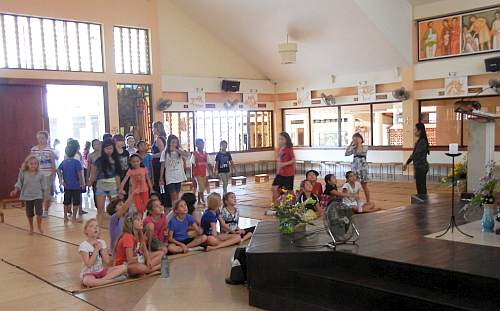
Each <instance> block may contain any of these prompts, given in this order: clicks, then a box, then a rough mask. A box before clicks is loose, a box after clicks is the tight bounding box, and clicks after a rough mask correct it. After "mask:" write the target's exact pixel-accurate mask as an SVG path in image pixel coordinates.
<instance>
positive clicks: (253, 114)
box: [249, 111, 273, 148]
mask: <svg viewBox="0 0 500 311" xmlns="http://www.w3.org/2000/svg"><path fill="white" fill-rule="evenodd" d="M249 118H250V127H249V134H250V148H267V147H272V145H273V144H272V134H271V132H272V115H271V112H270V111H250V112H249Z"/></svg>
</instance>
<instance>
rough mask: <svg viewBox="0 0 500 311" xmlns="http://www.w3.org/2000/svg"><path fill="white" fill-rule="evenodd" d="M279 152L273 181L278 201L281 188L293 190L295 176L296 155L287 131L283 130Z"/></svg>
mask: <svg viewBox="0 0 500 311" xmlns="http://www.w3.org/2000/svg"><path fill="white" fill-rule="evenodd" d="M279 146H280V149H279V153H278V160H277V161H276V162H277V163H276V177H274V181H273V202H276V199H278V197H279V195H280V190H293V178H294V176H295V155H294V154H293V144H292V139H291V138H290V135H288V133H287V132H281V133H280V137H279Z"/></svg>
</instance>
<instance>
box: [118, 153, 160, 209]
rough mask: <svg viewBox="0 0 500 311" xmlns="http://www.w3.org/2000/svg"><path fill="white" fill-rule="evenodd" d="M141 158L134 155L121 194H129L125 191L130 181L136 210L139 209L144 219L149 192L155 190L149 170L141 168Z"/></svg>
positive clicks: (122, 184)
mask: <svg viewBox="0 0 500 311" xmlns="http://www.w3.org/2000/svg"><path fill="white" fill-rule="evenodd" d="M141 160H142V159H141V157H140V156H139V155H138V154H135V153H134V154H133V155H132V156H131V157H130V159H129V163H130V168H129V169H128V171H127V173H126V174H125V178H124V179H123V181H122V183H121V185H120V193H121V194H123V195H126V194H127V193H126V192H125V190H124V187H125V185H126V183H127V181H128V180H129V179H130V192H131V195H132V196H133V197H134V203H135V208H136V209H137V213H139V215H140V216H141V217H142V215H143V214H144V212H145V211H146V203H147V202H148V198H149V191H150V190H151V189H152V188H153V185H152V184H151V180H150V179H149V176H148V170H147V169H145V168H144V167H141Z"/></svg>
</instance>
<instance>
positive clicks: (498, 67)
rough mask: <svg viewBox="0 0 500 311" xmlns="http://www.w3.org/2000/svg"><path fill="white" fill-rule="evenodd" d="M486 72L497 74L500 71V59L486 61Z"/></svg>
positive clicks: (487, 59)
mask: <svg viewBox="0 0 500 311" xmlns="http://www.w3.org/2000/svg"><path fill="white" fill-rule="evenodd" d="M484 65H485V66H486V71H488V72H497V71H500V57H490V58H485V59H484Z"/></svg>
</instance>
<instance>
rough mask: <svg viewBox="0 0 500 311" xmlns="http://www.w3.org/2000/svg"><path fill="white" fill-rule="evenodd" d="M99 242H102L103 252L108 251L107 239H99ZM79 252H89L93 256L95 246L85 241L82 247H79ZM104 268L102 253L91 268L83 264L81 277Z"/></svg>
mask: <svg viewBox="0 0 500 311" xmlns="http://www.w3.org/2000/svg"><path fill="white" fill-rule="evenodd" d="M97 241H99V244H101V251H100V253H101V252H107V250H106V241H104V240H101V239H98V240H97ZM78 251H79V252H85V253H88V254H89V257H90V256H92V253H93V252H94V246H93V245H92V244H90V243H89V242H88V241H83V242H82V243H81V244H80V247H79V248H78ZM102 269H104V266H103V265H102V257H101V254H99V255H98V256H97V257H96V259H95V262H94V264H93V265H92V266H91V267H90V268H89V267H87V266H86V265H83V267H82V271H81V272H80V278H83V275H84V274H86V273H93V272H99V271H102Z"/></svg>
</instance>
